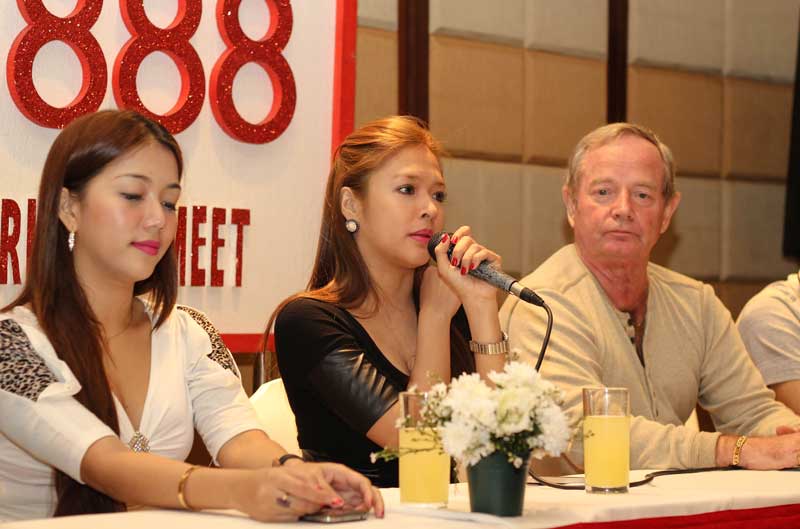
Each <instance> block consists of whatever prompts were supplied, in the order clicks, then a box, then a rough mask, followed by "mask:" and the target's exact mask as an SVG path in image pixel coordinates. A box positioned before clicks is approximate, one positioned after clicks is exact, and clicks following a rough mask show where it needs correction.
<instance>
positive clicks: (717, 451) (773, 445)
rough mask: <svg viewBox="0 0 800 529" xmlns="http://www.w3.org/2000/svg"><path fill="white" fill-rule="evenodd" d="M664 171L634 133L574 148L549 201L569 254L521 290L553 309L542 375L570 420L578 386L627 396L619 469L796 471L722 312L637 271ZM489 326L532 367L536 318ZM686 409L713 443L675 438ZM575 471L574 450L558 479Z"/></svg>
mask: <svg viewBox="0 0 800 529" xmlns="http://www.w3.org/2000/svg"><path fill="white" fill-rule="evenodd" d="M674 172H675V171H674V164H673V159H672V154H671V153H670V150H669V148H668V147H667V146H666V145H664V144H663V143H661V141H659V139H658V138H657V137H656V136H655V135H654V134H653V133H652V132H651V131H649V130H647V129H644V128H643V127H639V126H636V125H631V124H627V123H616V124H612V125H606V126H604V127H601V128H599V129H597V130H595V131H593V132H591V133H589V134H588V135H587V136H585V137H584V138H583V139H582V140H581V141H580V142H579V143H578V145H577V147H576V148H575V151H574V153H573V155H572V157H571V159H570V164H569V174H568V178H567V182H566V184H565V185H564V187H563V189H562V197H563V200H564V204H565V206H566V209H567V219H568V220H569V223H570V225H571V226H572V229H573V231H574V234H575V243H574V244H571V245H568V246H565V247H564V248H562V249H560V250H559V251H557V252H556V253H555V254H553V255H552V256H551V257H550V258H549V259H548V260H547V261H545V262H544V263H543V264H542V265H541V266H540V267H539V268H538V269H536V270H535V271H534V272H533V273H532V274H530V275H528V276H527V277H526V278H525V279H523V280H522V282H523V284H525V286H528V287H530V288H533V289H534V290H536V291H537V292H538V293H539V294H540V295H541V296H542V297H543V298H544V299H545V300H546V301H547V302H548V304H549V305H550V306H551V308H552V309H553V315H554V326H553V333H552V339H551V342H550V347H549V349H548V353H547V357H546V358H545V361H544V364H543V365H542V374H543V375H544V376H545V377H546V378H548V379H550V380H552V381H554V382H555V383H557V384H558V385H559V386H560V387H561V388H562V389H563V390H564V391H565V392H566V407H567V408H568V410H569V412H571V413H572V414H573V416H574V417H577V416H579V415H580V414H581V387H584V386H600V385H603V386H623V387H627V388H628V389H629V391H630V396H631V412H632V415H633V419H632V422H631V467H632V468H664V467H678V468H692V467H711V466H726V465H730V464H731V463H732V462H733V461H734V453H736V455H737V456H738V457H737V458H736V459H738V464H739V465H741V466H744V467H747V468H761V469H766V468H784V467H792V466H797V465H798V464H800V433H795V432H794V430H793V428H794V427H796V426H798V425H800V418H798V417H797V416H796V415H795V414H794V413H792V412H791V411H790V410H788V409H787V408H786V407H785V406H783V405H782V404H780V403H778V402H776V401H775V400H774V395H773V393H772V392H771V391H770V390H769V389H767V388H766V387H765V386H764V382H763V380H762V378H761V376H760V375H759V373H758V371H757V370H756V368H755V366H754V365H753V363H752V361H751V360H750V358H749V357H748V355H747V352H746V351H745V348H744V346H743V344H742V340H741V338H740V337H739V334H738V333H737V331H736V328H735V327H734V325H733V322H732V320H731V316H730V313H729V312H728V311H727V310H726V309H725V307H724V306H723V305H722V303H721V302H720V301H719V299H717V297H716V296H715V295H714V291H713V290H712V289H711V287H710V286H709V285H705V284H703V283H700V282H698V281H695V280H692V279H690V278H688V277H686V276H683V275H681V274H678V273H676V272H672V271H670V270H668V269H666V268H663V267H661V266H657V265H655V264H652V263H650V262H649V259H650V252H651V250H652V249H653V246H654V245H655V244H656V242H657V241H658V238H659V237H660V236H661V234H663V233H664V232H665V231H666V230H667V228H668V227H669V223H670V220H671V219H672V215H673V214H674V213H675V210H676V209H677V207H678V204H679V203H680V194H679V193H678V192H676V191H675V188H674ZM501 323H502V324H503V325H504V327H505V328H506V331H507V332H508V335H509V340H510V342H511V347H512V350H515V351H517V352H519V353H520V354H521V355H523V356H525V357H526V358H527V359H529V360H531V361H533V360H534V357H535V355H536V353H537V352H538V350H539V347H540V345H541V342H542V337H543V335H544V329H545V319H544V313H543V312H542V311H541V310H540V309H538V308H536V307H531V306H529V305H526V304H525V303H521V302H518V301H517V300H516V299H512V298H509V299H508V300H507V301H506V303H505V305H503V308H502V310H501ZM698 402H699V403H700V404H701V405H702V406H703V407H704V408H705V409H706V410H708V411H709V413H710V414H711V417H712V418H713V420H714V424H715V425H716V427H717V430H718V431H719V432H723V434H720V433H709V432H698V431H696V430H692V429H690V428H687V427H685V426H683V423H684V421H686V419H687V418H688V417H689V415H690V414H691V413H692V410H694V408H695V405H696V404H697V403H698ZM778 433H780V434H783V435H779V436H776V434H778ZM742 435H745V436H753V437H749V438H747V437H741V436H742ZM756 436H757V437H756ZM737 440H738V441H739V442H738V448H737ZM742 443H744V444H742ZM582 461H583V452H582V442H581V440H580V439H577V440H576V441H575V442H573V443H572V445H571V447H570V450H569V453H568V454H566V457H565V458H563V459H562V460H561V461H560V468H559V469H558V470H559V471H561V472H574V471H576V469H577V470H580V467H581V466H582ZM567 463H571V464H567ZM550 470H553V469H552V468H550Z"/></svg>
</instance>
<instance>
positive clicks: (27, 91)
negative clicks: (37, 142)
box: [6, 0, 108, 128]
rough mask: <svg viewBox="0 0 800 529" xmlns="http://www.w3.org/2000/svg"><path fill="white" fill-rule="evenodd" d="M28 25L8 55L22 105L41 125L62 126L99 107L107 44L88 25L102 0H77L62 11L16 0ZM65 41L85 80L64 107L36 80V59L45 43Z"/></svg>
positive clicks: (103, 89) (15, 94)
mask: <svg viewBox="0 0 800 529" xmlns="http://www.w3.org/2000/svg"><path fill="white" fill-rule="evenodd" d="M6 1H7V0H6ZM17 5H18V6H19V10H20V12H21V13H22V16H23V17H24V18H25V21H26V22H28V26H27V27H26V28H25V29H23V30H22V32H21V33H20V34H19V35H18V36H17V38H16V39H15V40H14V43H13V44H12V45H11V51H10V53H9V58H8V63H7V64H8V66H7V81H8V87H9V90H10V91H11V97H12V99H13V100H14V102H15V103H16V104H17V107H19V109H20V111H21V112H22V113H23V114H24V115H25V117H27V118H28V119H30V120H31V121H33V122H34V123H37V124H39V125H42V126H44V127H52V128H61V127H64V126H65V125H66V124H67V123H69V122H70V121H72V120H73V119H75V118H77V117H78V116H82V115H83V114H88V113H90V112H94V111H95V110H97V109H98V108H100V104H101V103H102V101H103V97H105V94H106V82H107V78H108V74H107V71H106V61H105V57H103V50H102V49H101V48H100V44H98V42H97V39H95V38H94V36H92V34H91V33H89V31H90V30H91V29H92V26H94V24H95V22H97V17H99V16H100V10H101V9H102V7H103V0H78V3H77V5H76V6H75V9H73V10H72V13H70V14H69V15H67V16H65V17H57V16H55V15H54V14H53V13H51V12H50V11H48V10H47V8H46V7H45V6H44V3H43V2H42V0H17ZM56 40H57V41H61V42H64V43H65V44H67V45H69V47H70V48H72V50H73V51H74V52H75V54H76V55H77V56H78V58H79V60H80V61H81V67H82V69H83V84H82V85H81V90H80V92H78V95H77V97H76V98H75V99H74V100H73V101H72V102H71V103H70V104H69V105H67V106H65V107H63V108H58V107H54V106H52V105H49V104H48V103H46V102H45V101H44V99H42V98H41V96H40V95H39V93H38V92H37V91H36V86H35V85H34V84H33V60H34V58H35V57H36V54H37V53H38V52H39V50H40V49H42V47H43V46H44V45H45V44H48V43H49V42H53V41H56Z"/></svg>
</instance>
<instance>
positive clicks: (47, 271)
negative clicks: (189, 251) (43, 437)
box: [2, 110, 183, 516]
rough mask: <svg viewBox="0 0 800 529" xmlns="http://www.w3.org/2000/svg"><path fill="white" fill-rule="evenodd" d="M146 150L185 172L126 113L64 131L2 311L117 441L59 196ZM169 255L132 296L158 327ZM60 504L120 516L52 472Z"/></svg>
mask: <svg viewBox="0 0 800 529" xmlns="http://www.w3.org/2000/svg"><path fill="white" fill-rule="evenodd" d="M147 142H156V143H158V144H160V145H163V146H164V147H166V148H167V149H168V150H169V151H170V152H171V153H172V154H173V155H174V156H175V160H176V162H177V164H178V174H181V173H182V171H183V157H182V155H181V150H180V147H179V146H178V143H177V142H176V141H175V138H173V137H172V135H171V134H170V133H169V132H168V131H167V130H166V129H165V128H164V127H162V126H161V125H159V124H158V123H155V122H153V121H150V120H149V119H147V118H145V117H144V116H141V115H140V114H137V113H136V112H132V111H118V110H105V111H101V112H97V113H95V114H90V115H87V116H83V117H80V118H78V119H76V120H75V121H73V122H72V123H70V124H69V125H68V126H67V127H66V128H64V130H63V131H61V133H60V134H59V135H58V137H57V138H56V139H55V141H54V142H53V146H52V147H51V148H50V152H49V153H48V155H47V160H46V161H45V164H44V169H43V170H42V179H41V182H40V184H39V199H38V200H39V202H38V208H37V218H36V231H35V237H34V241H33V247H32V249H31V255H30V256H29V258H28V272H27V276H26V278H25V285H24V286H23V289H22V292H21V293H20V295H19V296H18V297H17V298H16V299H15V300H14V301H12V302H11V303H10V304H9V305H8V306H6V307H4V308H3V309H2V310H3V311H6V310H10V309H13V308H14V307H17V306H19V305H28V306H30V308H31V310H32V311H33V313H34V314H35V315H36V318H37V320H38V322H39V325H40V326H41V328H42V330H43V331H44V333H45V334H46V335H47V338H48V339H49V340H50V343H51V344H52V346H53V349H54V350H55V351H56V353H57V354H58V356H59V358H61V360H63V361H64V362H66V363H67V365H68V366H69V368H70V370H71V371H72V373H73V374H74V375H75V377H76V378H77V379H78V381H79V382H80V384H81V391H80V392H79V393H78V394H77V395H76V398H77V399H78V401H79V402H80V403H81V404H83V405H84V406H85V407H86V408H87V409H89V410H90V411H92V412H93V413H94V414H95V415H96V416H97V417H98V418H99V419H100V420H101V421H103V422H104V423H106V424H107V425H108V426H109V427H111V429H113V430H114V431H115V432H117V433H119V424H118V422H117V412H116V409H115V408H114V401H113V398H112V396H111V389H110V387H109V384H108V379H107V378H106V373H105V370H104V369H103V354H104V352H105V349H106V342H105V338H104V334H103V329H102V326H101V324H100V322H99V321H98V320H97V317H96V315H95V314H94V312H92V309H91V307H90V306H89V302H88V300H87V299H86V295H85V293H84V291H83V289H82V288H81V286H80V283H79V282H78V277H77V275H76V274H75V267H74V263H73V261H72V254H71V253H70V251H69V249H68V247H67V235H68V233H67V229H66V228H65V227H64V225H63V224H62V223H61V220H60V219H59V216H58V212H59V203H60V196H61V189H62V188H66V189H68V190H69V191H70V193H73V194H75V195H77V196H81V194H82V193H83V191H84V190H85V188H86V185H87V184H88V183H89V181H90V180H91V179H92V178H94V177H95V175H97V174H98V173H99V172H100V171H101V170H102V169H103V168H104V167H105V166H106V165H108V164H109V163H111V162H113V161H114V160H116V159H117V158H119V157H120V156H122V155H124V154H126V153H128V152H130V151H131V150H132V149H134V148H136V147H140V146H142V145H144V144H145V143H147ZM176 271H177V266H176V263H175V252H174V248H173V246H172V245H171V246H170V248H169V249H168V250H167V253H166V254H164V257H163V258H162V259H161V260H160V261H159V262H158V264H157V265H156V267H155V270H154V271H153V273H152V274H151V275H150V277H148V278H147V279H144V280H142V281H139V282H137V283H136V284H135V286H134V294H135V295H139V294H144V293H149V295H150V298H151V301H152V303H153V311H154V314H155V315H157V318H156V324H155V327H156V328H157V327H159V326H160V325H161V324H162V323H164V321H165V320H166V318H167V317H168V316H169V314H170V312H171V311H172V308H173V306H174V305H175V299H176V298H177V294H178V281H177V273H176ZM55 486H56V494H57V497H58V503H57V505H56V510H55V515H56V516H66V515H72V514H85V513H97V512H114V511H122V510H125V505H124V504H122V503H120V502H118V501H116V500H114V499H113V498H110V497H109V496H106V495H105V494H102V493H100V492H98V491H96V490H94V489H92V488H91V487H89V486H87V485H81V484H80V483H78V482H76V481H75V480H73V479H72V478H70V477H69V476H68V475H66V474H64V473H63V472H61V471H58V470H56V471H55Z"/></svg>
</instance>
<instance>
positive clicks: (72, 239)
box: [67, 231, 75, 252]
mask: <svg viewBox="0 0 800 529" xmlns="http://www.w3.org/2000/svg"><path fill="white" fill-rule="evenodd" d="M67 248H69V251H70V252H71V251H72V249H73V248H75V232H74V231H71V232H69V235H67Z"/></svg>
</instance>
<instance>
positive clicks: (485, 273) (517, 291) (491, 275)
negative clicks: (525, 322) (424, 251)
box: [428, 231, 544, 307]
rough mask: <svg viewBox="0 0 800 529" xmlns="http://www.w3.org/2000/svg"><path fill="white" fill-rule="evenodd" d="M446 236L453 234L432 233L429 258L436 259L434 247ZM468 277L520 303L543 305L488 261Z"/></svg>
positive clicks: (448, 250) (471, 271) (536, 296)
mask: <svg viewBox="0 0 800 529" xmlns="http://www.w3.org/2000/svg"><path fill="white" fill-rule="evenodd" d="M445 235H447V236H448V237H450V238H451V239H452V236H453V234H452V233H447V232H445V231H440V232H437V233H434V234H433V236H432V237H431V240H430V241H428V253H429V254H430V256H431V258H433V259H436V247H437V246H438V245H439V243H440V242H441V240H442V237H444V236H445ZM453 246H454V245H453V244H452V243H451V244H450V245H449V247H448V248H447V257H448V259H450V258H452V254H453ZM469 275H471V276H472V277H474V278H476V279H480V280H481V281H485V282H487V283H489V284H490V285H493V286H495V287H497V288H500V289H502V290H504V291H506V292H508V293H509V294H512V295H514V296H517V297H518V298H519V299H521V300H522V301H526V302H528V303H532V304H534V305H538V306H539V307H541V306H542V305H544V300H543V299H542V298H541V297H539V296H538V295H537V294H536V292H534V291H533V290H531V289H529V288H527V287H524V286H522V284H521V283H520V282H519V281H517V280H516V279H514V278H513V277H511V276H510V275H508V274H506V273H504V272H501V271H500V270H498V269H496V268H495V267H493V266H492V264H491V263H490V262H489V261H481V263H480V264H479V265H478V266H476V267H475V268H473V269H472V270H470V271H469Z"/></svg>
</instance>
